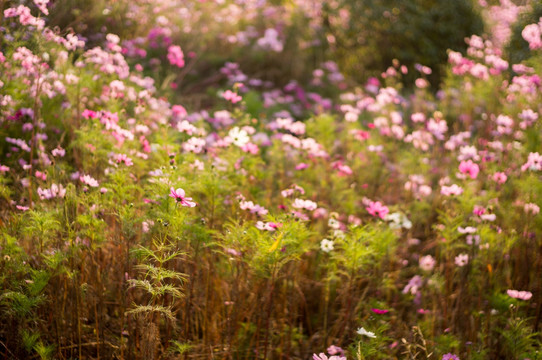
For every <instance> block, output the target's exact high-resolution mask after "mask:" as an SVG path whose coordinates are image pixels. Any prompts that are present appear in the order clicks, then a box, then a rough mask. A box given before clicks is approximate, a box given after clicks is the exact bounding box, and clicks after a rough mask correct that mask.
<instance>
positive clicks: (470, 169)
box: [459, 160, 480, 179]
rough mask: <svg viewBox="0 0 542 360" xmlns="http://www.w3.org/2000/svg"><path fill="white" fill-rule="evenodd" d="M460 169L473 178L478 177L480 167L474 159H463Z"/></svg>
mask: <svg viewBox="0 0 542 360" xmlns="http://www.w3.org/2000/svg"><path fill="white" fill-rule="evenodd" d="M459 171H460V172H461V173H462V174H468V175H469V177H470V178H471V179H476V177H477V176H478V173H479V172H480V167H479V166H478V164H476V163H473V162H472V160H467V161H461V164H459Z"/></svg>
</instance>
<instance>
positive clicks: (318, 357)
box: [312, 353, 346, 360]
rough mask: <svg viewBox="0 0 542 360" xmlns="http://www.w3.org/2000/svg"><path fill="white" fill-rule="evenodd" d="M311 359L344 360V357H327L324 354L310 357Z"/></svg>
mask: <svg viewBox="0 0 542 360" xmlns="http://www.w3.org/2000/svg"><path fill="white" fill-rule="evenodd" d="M312 359H313V360H346V357H344V356H337V355H332V356H330V357H327V355H326V354H324V353H320V355H316V354H314V355H312Z"/></svg>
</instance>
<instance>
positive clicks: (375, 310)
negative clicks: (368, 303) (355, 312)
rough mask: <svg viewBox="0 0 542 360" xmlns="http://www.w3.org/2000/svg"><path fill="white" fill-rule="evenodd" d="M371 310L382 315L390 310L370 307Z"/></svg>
mask: <svg viewBox="0 0 542 360" xmlns="http://www.w3.org/2000/svg"><path fill="white" fill-rule="evenodd" d="M371 311H372V312H374V313H375V314H377V315H383V314H387V313H389V312H390V311H389V310H382V309H371Z"/></svg>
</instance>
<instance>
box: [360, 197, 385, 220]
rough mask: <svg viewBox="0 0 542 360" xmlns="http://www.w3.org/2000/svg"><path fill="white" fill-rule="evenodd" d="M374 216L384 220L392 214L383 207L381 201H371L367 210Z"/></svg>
mask: <svg viewBox="0 0 542 360" xmlns="http://www.w3.org/2000/svg"><path fill="white" fill-rule="evenodd" d="M365 209H366V210H367V211H368V212H369V214H371V215H372V216H376V217H379V218H381V219H384V218H385V217H386V215H388V213H389V212H390V210H389V209H388V207H387V206H385V205H383V204H382V203H381V202H380V201H370V202H369V205H368V206H367V207H366V208H365Z"/></svg>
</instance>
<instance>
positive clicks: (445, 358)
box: [442, 353, 459, 360]
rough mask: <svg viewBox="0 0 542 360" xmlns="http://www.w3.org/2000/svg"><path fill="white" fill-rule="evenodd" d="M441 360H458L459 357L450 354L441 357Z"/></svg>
mask: <svg viewBox="0 0 542 360" xmlns="http://www.w3.org/2000/svg"><path fill="white" fill-rule="evenodd" d="M442 360H459V356H457V355H454V354H452V353H448V354H444V355H442Z"/></svg>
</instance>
